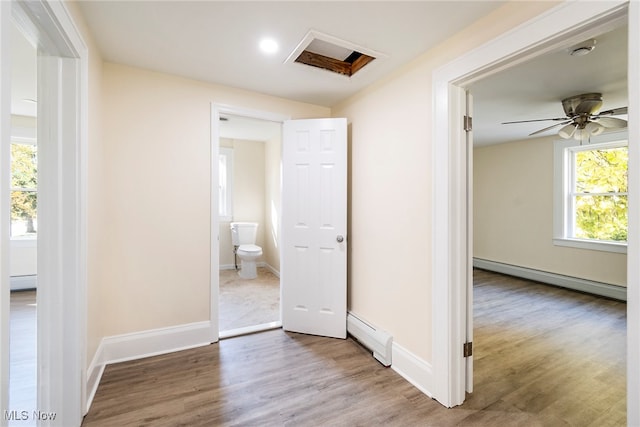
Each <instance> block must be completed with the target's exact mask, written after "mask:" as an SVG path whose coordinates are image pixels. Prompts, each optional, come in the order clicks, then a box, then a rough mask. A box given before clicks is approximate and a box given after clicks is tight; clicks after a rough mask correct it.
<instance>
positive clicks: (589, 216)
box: [574, 147, 628, 242]
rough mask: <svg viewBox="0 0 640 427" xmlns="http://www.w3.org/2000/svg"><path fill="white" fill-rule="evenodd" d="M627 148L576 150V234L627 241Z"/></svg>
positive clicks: (585, 236)
mask: <svg viewBox="0 0 640 427" xmlns="http://www.w3.org/2000/svg"><path fill="white" fill-rule="evenodd" d="M627 161H628V151H627V147H616V148H607V149H597V150H585V151H577V152H576V153H575V162H576V163H575V165H576V168H575V173H576V176H575V183H576V184H575V185H576V187H575V193H574V197H575V199H574V202H575V214H576V217H575V237H577V238H582V239H595V240H610V241H624V242H626V241H627Z"/></svg>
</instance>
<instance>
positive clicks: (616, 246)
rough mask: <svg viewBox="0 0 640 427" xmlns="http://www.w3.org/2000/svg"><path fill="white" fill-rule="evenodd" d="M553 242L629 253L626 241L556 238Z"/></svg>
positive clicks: (596, 249) (573, 246) (561, 244)
mask: <svg viewBox="0 0 640 427" xmlns="http://www.w3.org/2000/svg"><path fill="white" fill-rule="evenodd" d="M553 244H554V245H556V246H566V247H571V248H578V249H588V250H592V251H602V252H614V253H619V254H626V253H627V244H626V243H615V242H595V241H592V240H581V239H567V238H555V239H553Z"/></svg>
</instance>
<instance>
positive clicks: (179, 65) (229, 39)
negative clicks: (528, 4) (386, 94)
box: [79, 1, 504, 107]
mask: <svg viewBox="0 0 640 427" xmlns="http://www.w3.org/2000/svg"><path fill="white" fill-rule="evenodd" d="M502 3H504V1H372V2H368V1H280V2H275V1H194V2H190V1H128V2H118V1H83V2H80V3H79V5H80V8H81V10H82V12H83V14H84V16H85V19H86V20H87V23H88V26H89V28H90V29H91V31H92V32H93V34H94V36H95V39H96V42H97V44H98V46H99V47H100V49H101V51H102V54H103V57H104V59H105V60H106V61H110V62H116V63H122V64H129V65H133V66H136V67H141V68H146V69H151V70H157V71H161V72H165V73H170V74H176V75H180V76H185V77H189V78H193V79H197V80H201V81H206V82H212V83H220V84H223V85H228V86H232V87H238V88H244V89H249V90H252V91H256V92H261V93H266V94H270V95H275V96H279V97H283V98H287V99H292V100H296V101H302V102H308V103H312V104H317V105H324V106H328V107H330V106H333V105H335V104H336V103H338V102H339V101H341V100H343V99H345V98H347V97H348V96H350V95H353V94H354V93H356V92H358V91H359V90H361V89H363V88H364V87H366V86H368V85H370V84H371V83H373V82H375V81H376V80H379V79H380V78H382V77H384V76H386V75H388V74H390V73H391V72H393V71H394V70H396V69H397V68H399V67H401V66H402V65H404V64H406V63H407V62H409V61H411V60H412V59H414V58H415V57H416V56H418V55H419V54H421V53H423V52H425V51H426V50H428V49H429V48H431V47H433V46H435V45H437V44H438V43H440V42H442V41H444V40H445V39H446V38H448V37H450V36H451V35H453V34H455V33H456V32H458V31H460V30H461V29H463V28H464V27H466V26H468V25H469V24H471V23H472V22H474V21H475V20H477V19H478V18H479V17H480V16H483V15H485V14H487V13H489V12H490V11H492V10H493V9H495V8H497V7H498V6H500V5H501V4H502ZM310 30H314V31H318V32H321V33H324V34H327V35H330V36H333V37H337V38H339V39H341V40H344V41H346V42H350V43H353V44H355V45H357V46H360V47H362V48H366V49H371V50H373V51H377V52H380V53H382V54H383V55H384V57H383V58H379V59H376V60H375V61H373V62H372V63H371V64H369V65H367V66H366V67H365V68H364V69H362V70H361V71H360V72H359V73H358V74H356V75H355V76H354V77H352V78H348V77H344V76H341V75H337V74H334V73H331V72H328V71H324V70H321V69H315V68H311V67H308V66H305V65H301V64H297V63H287V64H285V61H286V59H287V57H288V56H289V54H290V53H291V52H293V51H294V50H295V49H296V47H297V46H298V44H299V43H300V42H301V41H302V40H303V39H304V37H305V36H306V35H307V33H308V32H309V31H310ZM267 36H268V37H272V38H274V39H275V40H277V41H278V43H279V46H280V49H279V51H278V52H277V53H276V54H274V55H264V54H262V53H261V52H260V51H259V49H258V44H259V41H260V39H261V38H263V37H267Z"/></svg>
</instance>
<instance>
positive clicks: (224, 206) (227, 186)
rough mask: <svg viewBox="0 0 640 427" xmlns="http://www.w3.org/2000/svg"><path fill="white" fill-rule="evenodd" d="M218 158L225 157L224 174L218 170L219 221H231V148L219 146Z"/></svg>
mask: <svg viewBox="0 0 640 427" xmlns="http://www.w3.org/2000/svg"><path fill="white" fill-rule="evenodd" d="M219 156H220V158H223V157H224V158H226V161H225V163H226V168H225V169H226V174H225V175H224V176H222V170H220V178H219V183H218V185H219V188H218V197H219V206H218V215H219V216H220V221H232V220H233V148H230V147H220V153H219Z"/></svg>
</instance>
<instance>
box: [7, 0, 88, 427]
mask: <svg viewBox="0 0 640 427" xmlns="http://www.w3.org/2000/svg"><path fill="white" fill-rule="evenodd" d="M0 3H1V4H0V27H2V29H3V33H2V45H1V47H0V49H1V52H0V60H1V61H2V67H1V68H2V70H11V64H10V53H9V52H10V51H9V49H10V43H9V39H10V37H5V36H6V35H7V33H5V31H7V32H8V30H9V27H10V25H11V20H13V21H14V22H15V23H16V25H18V27H19V28H20V29H21V30H23V31H24V32H25V33H26V34H27V37H28V38H29V39H30V40H31V41H33V42H36V43H37V46H38V67H39V70H38V95H39V104H38V116H39V117H38V139H39V141H38V145H39V146H42V149H39V151H41V152H42V153H40V152H39V156H38V157H39V162H40V167H39V170H40V171H41V172H39V176H40V185H39V187H38V191H39V197H38V199H39V203H38V209H39V216H40V218H41V221H40V229H39V236H38V239H39V244H38V282H39V284H40V285H41V286H40V289H39V291H38V296H37V300H38V320H37V323H38V333H37V337H38V338H37V339H38V356H37V357H38V387H37V390H38V391H37V393H38V397H37V399H38V403H37V409H38V410H41V411H46V412H49V411H51V412H55V413H56V418H55V420H53V421H52V422H51V425H80V423H81V421H82V416H83V415H84V413H85V410H86V401H87V394H86V323H87V317H86V277H87V270H86V253H87V232H86V225H87V221H86V215H87V206H86V202H87V197H86V194H87V179H86V178H87V146H88V145H87V114H88V110H87V105H88V102H87V101H88V96H87V90H88V89H87V87H88V53H87V48H86V45H85V44H84V41H83V40H82V37H81V35H80V33H79V32H78V30H77V27H76V26H75V24H74V22H73V19H72V18H71V15H70V14H69V12H68V10H67V9H66V6H65V5H64V4H63V3H62V2H48V1H46V0H38V1H30V2H15V1H12V2H0ZM0 84H1V87H0V89H1V104H0V105H1V106H0V114H1V115H2V117H1V119H0V120H1V121H0V129H1V130H0V136H1V137H2V139H1V144H0V145H1V147H2V149H1V151H0V162H1V164H2V166H3V167H2V170H3V176H2V179H1V180H0V183H1V184H0V195H1V198H2V201H1V202H0V205H1V208H2V211H1V212H0V213H1V215H0V216H1V217H2V226H1V228H0V239H1V240H2V243H1V246H0V248H1V249H0V256H1V263H2V270H1V271H2V275H1V277H0V292H1V293H2V295H1V298H0V300H2V301H3V305H2V307H0V311H1V315H0V319H1V321H2V325H1V327H0V341H1V342H2V348H3V349H6V348H8V345H7V346H6V347H5V344H8V339H9V338H8V335H9V328H8V312H7V311H6V308H7V307H6V306H5V303H4V301H8V299H9V272H8V268H6V267H8V262H7V259H8V249H7V246H8V241H9V229H8V226H7V225H5V223H6V224H8V223H9V221H8V220H7V221H5V219H7V218H8V216H9V195H8V194H9V188H10V179H9V170H8V167H7V165H9V164H10V160H9V148H8V147H9V137H10V132H9V127H10V122H9V121H10V115H11V80H10V78H9V76H7V75H6V74H2V79H1V83H0ZM5 171H6V173H5ZM5 268H6V269H5ZM7 353H8V352H6V351H5V352H3V356H2V363H1V365H0V384H1V387H2V388H1V389H0V404H1V405H0V406H1V408H0V410H2V413H4V410H5V409H6V410H10V409H19V408H8V407H7V404H8V375H9V367H8V361H7V359H8V356H6V354H7ZM0 423H2V424H4V423H6V420H5V419H4V417H2V421H0Z"/></svg>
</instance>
